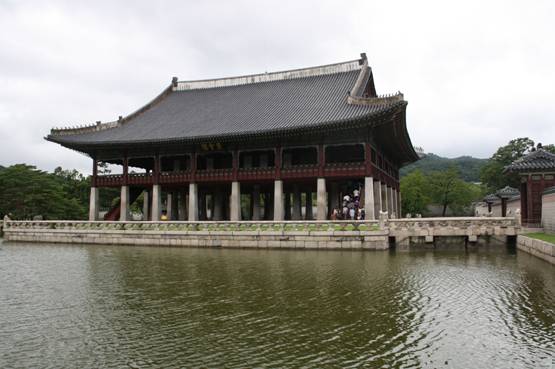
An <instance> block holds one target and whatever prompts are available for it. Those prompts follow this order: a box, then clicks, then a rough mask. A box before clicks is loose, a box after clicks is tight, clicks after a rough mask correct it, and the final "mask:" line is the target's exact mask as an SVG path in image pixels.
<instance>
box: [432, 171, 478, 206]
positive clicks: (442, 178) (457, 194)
mask: <svg viewBox="0 0 555 369" xmlns="http://www.w3.org/2000/svg"><path fill="white" fill-rule="evenodd" d="M429 190H430V195H431V198H432V201H433V203H435V204H438V205H441V206H442V211H441V215H442V216H445V215H446V214H447V208H450V209H451V210H453V212H455V213H461V212H462V211H463V208H464V207H467V206H470V204H471V203H472V201H473V200H475V199H476V198H475V197H479V196H477V195H478V193H477V192H476V191H475V190H474V189H473V187H472V185H471V184H469V183H466V182H464V181H463V180H461V179H460V178H459V173H458V171H457V169H456V168H454V167H452V168H450V169H448V170H446V171H443V172H434V173H432V174H431V175H430V176H429Z"/></svg>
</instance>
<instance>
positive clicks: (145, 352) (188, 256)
mask: <svg viewBox="0 0 555 369" xmlns="http://www.w3.org/2000/svg"><path fill="white" fill-rule="evenodd" d="M554 341H555V268H554V267H553V266H551V265H550V264H548V263H546V262H544V261H542V260H539V259H536V258H534V257H533V256H530V255H528V254H524V253H520V252H515V251H513V252H511V251H509V250H508V249H507V248H505V247H504V246H499V247H495V248H491V247H490V248H488V249H486V248H480V249H478V250H473V251H465V250H464V249H460V250H442V251H438V250H427V251H411V252H396V253H395V252H390V251H385V252H357V251H294V250H292V251H282V250H223V249H180V248H155V247H152V248H148V247H144V248H141V247H121V246H113V247H110V246H106V247H105V246H70V245H67V246H63V245H37V244H7V243H4V244H0V367H1V368H12V367H14V368H23V367H25V368H41V367H51V368H98V367H105V368H122V367H130V368H142V367H165V368H167V367H187V368H195V367H199V368H201V367H202V368H224V367H225V368H254V367H262V368H265V367H268V368H284V367H294V368H302V367H306V368H322V367H338V368H339V367H340V368H351V367H353V368H354V367H368V368H381V367H384V368H385V367H388V368H422V367H425V368H542V367H545V368H551V367H552V366H551V365H553V363H554V361H553V360H554V355H555V349H554V346H553V342H554Z"/></svg>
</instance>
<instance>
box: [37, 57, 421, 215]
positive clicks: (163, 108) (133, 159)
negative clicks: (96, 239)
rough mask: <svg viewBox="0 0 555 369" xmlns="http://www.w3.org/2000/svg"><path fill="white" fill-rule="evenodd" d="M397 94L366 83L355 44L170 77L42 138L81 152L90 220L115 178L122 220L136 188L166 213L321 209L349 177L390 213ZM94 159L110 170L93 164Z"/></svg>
mask: <svg viewBox="0 0 555 369" xmlns="http://www.w3.org/2000/svg"><path fill="white" fill-rule="evenodd" d="M406 106H407V102H406V101H405V100H404V98H403V95H402V94H401V93H396V94H392V95H387V96H379V95H377V93H376V88H375V86H374V77H373V74H372V70H371V68H370V67H369V66H368V60H367V58H366V55H365V54H361V58H360V59H357V60H352V61H348V62H343V63H337V64H330V65H323V66H317V67H312V68H304V69H295V70H288V71H283V72H275V73H264V74H255V75H248V76H241V77H231V78H221V79H212V80H198V81H179V80H178V78H177V77H174V78H173V79H172V81H171V84H170V85H169V86H168V87H167V88H166V89H164V90H163V91H162V93H161V94H160V95H158V96H157V97H156V98H154V99H153V100H152V101H150V102H149V103H147V104H146V105H145V106H143V107H142V108H140V109H139V110H137V111H136V112H134V113H132V114H130V115H128V116H125V117H123V116H120V117H119V119H118V120H117V121H113V122H108V123H101V122H96V123H95V124H92V125H88V126H83V127H78V128H62V129H52V130H51V132H50V134H49V135H48V136H47V137H46V139H47V140H49V141H52V142H56V143H58V144H60V145H62V146H64V147H67V148H69V149H73V150H76V151H79V152H82V153H84V154H86V155H88V156H90V157H91V158H92V160H93V170H92V186H91V196H90V212H89V218H90V220H98V214H99V209H98V206H99V205H98V204H99V188H100V187H118V188H121V197H120V198H121V201H120V205H119V206H118V207H116V208H114V209H113V210H112V211H110V212H109V213H108V214H107V217H106V218H105V219H111V220H117V219H119V220H122V221H125V220H129V206H130V204H131V203H132V202H133V201H135V199H136V198H138V196H140V195H141V194H144V199H145V200H146V201H145V209H144V212H145V214H149V215H148V216H149V219H151V220H152V221H157V220H159V219H160V215H161V212H162V208H163V199H165V204H166V208H167V212H168V216H169V218H170V219H173V220H189V221H196V220H232V221H238V220H276V221H281V220H289V219H291V220H301V219H308V220H311V219H314V218H316V219H318V220H325V219H327V218H328V217H329V216H330V213H331V212H332V209H334V208H339V207H340V206H341V199H342V197H343V195H344V194H347V193H351V192H352V191H353V189H355V188H356V189H359V190H360V193H361V195H360V197H361V198H360V204H361V205H360V206H361V207H362V206H363V207H364V210H365V213H366V219H375V218H377V217H378V216H379V213H380V211H387V212H388V213H389V214H393V213H395V214H397V215H399V214H400V202H401V196H400V192H399V169H400V168H401V167H402V166H404V165H406V164H409V163H411V162H414V161H416V160H418V155H417V154H416V152H415V150H414V148H413V146H412V143H411V141H410V138H409V135H408V132H407V128H406V113H405V112H406ZM100 162H103V163H110V164H119V165H121V166H122V168H123V169H122V173H121V174H118V175H99V173H98V164H99V163H100ZM130 168H135V169H137V170H139V172H135V169H133V170H130ZM314 193H315V194H316V196H314V199H315V200H316V214H313V213H312V209H313V200H314V199H313V194H314ZM303 208H304V212H303Z"/></svg>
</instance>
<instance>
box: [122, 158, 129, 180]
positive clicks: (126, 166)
mask: <svg viewBox="0 0 555 369" xmlns="http://www.w3.org/2000/svg"><path fill="white" fill-rule="evenodd" d="M122 164H123V176H122V184H121V185H122V186H127V185H128V184H129V158H128V157H127V155H125V156H124V157H123V163H122Z"/></svg>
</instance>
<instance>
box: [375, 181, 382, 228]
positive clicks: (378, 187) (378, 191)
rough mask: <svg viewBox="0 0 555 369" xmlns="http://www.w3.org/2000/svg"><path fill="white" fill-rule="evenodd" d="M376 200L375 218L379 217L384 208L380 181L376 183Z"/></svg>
mask: <svg viewBox="0 0 555 369" xmlns="http://www.w3.org/2000/svg"><path fill="white" fill-rule="evenodd" d="M374 202H375V204H374V219H379V218H380V211H381V210H382V183H381V182H380V181H376V183H374Z"/></svg>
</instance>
